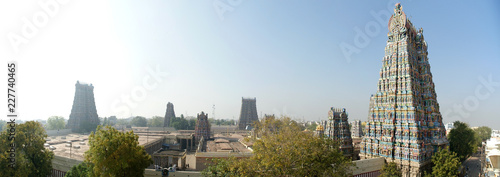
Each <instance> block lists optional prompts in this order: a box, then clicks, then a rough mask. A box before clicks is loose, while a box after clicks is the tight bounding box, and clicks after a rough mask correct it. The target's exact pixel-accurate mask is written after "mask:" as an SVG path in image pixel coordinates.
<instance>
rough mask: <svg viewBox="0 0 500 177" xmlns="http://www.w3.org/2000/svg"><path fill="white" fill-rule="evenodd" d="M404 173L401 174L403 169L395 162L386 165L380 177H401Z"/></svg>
mask: <svg viewBox="0 0 500 177" xmlns="http://www.w3.org/2000/svg"><path fill="white" fill-rule="evenodd" d="M401 176H403V173H401V169H400V168H399V167H398V164H396V163H394V162H389V163H386V164H385V165H384V166H383V167H382V173H381V174H380V177H401Z"/></svg>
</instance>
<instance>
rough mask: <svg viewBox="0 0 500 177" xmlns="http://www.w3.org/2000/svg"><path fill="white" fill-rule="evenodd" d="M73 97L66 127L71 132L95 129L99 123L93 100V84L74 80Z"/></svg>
mask: <svg viewBox="0 0 500 177" xmlns="http://www.w3.org/2000/svg"><path fill="white" fill-rule="evenodd" d="M75 87H76V88H75V98H74V100H73V107H72V108H71V114H70V115H69V120H68V124H67V125H66V127H67V128H70V129H71V131H73V132H90V131H95V129H96V128H97V125H99V118H98V117H97V110H96V107H95V101H94V86H93V85H92V84H90V85H89V84H84V83H80V82H79V81H76V84H75Z"/></svg>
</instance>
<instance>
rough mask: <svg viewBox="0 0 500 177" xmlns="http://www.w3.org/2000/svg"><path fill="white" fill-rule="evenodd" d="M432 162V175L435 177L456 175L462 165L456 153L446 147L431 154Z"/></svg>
mask: <svg viewBox="0 0 500 177" xmlns="http://www.w3.org/2000/svg"><path fill="white" fill-rule="evenodd" d="M432 164H433V167H432V176H436V177H448V176H458V169H459V168H460V166H461V165H462V164H461V163H460V158H458V157H457V154H456V153H455V152H451V151H449V150H448V148H445V149H440V150H439V151H438V152H437V153H435V154H434V155H432Z"/></svg>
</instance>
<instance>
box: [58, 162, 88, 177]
mask: <svg viewBox="0 0 500 177" xmlns="http://www.w3.org/2000/svg"><path fill="white" fill-rule="evenodd" d="M93 168H94V165H93V164H91V163H88V162H82V163H80V164H78V165H75V166H73V167H71V169H70V170H69V171H68V172H66V175H65V177H91V176H93V175H92V169H93Z"/></svg>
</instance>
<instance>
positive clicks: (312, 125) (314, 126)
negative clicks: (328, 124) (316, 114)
mask: <svg viewBox="0 0 500 177" xmlns="http://www.w3.org/2000/svg"><path fill="white" fill-rule="evenodd" d="M317 126H318V124H316V122H313V123H312V124H311V125H308V126H307V128H306V129H307V130H309V131H315V130H316V127H317Z"/></svg>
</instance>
